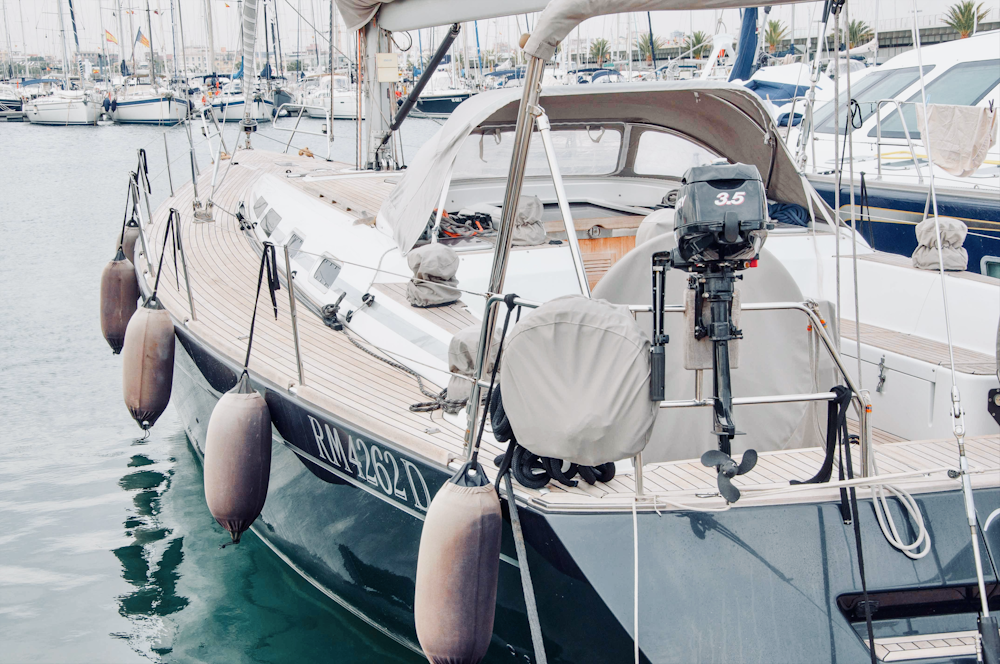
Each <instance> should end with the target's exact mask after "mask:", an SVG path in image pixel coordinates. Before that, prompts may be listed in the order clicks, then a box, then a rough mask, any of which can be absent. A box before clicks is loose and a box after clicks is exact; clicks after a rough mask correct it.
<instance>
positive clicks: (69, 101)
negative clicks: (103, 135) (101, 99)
mask: <svg viewBox="0 0 1000 664" xmlns="http://www.w3.org/2000/svg"><path fill="white" fill-rule="evenodd" d="M24 112H25V114H26V115H27V116H28V122H30V123H32V124H41V125H63V126H65V125H96V124H97V118H98V116H99V115H100V114H101V107H100V106H99V105H98V104H96V103H94V102H92V101H89V100H86V99H73V98H43V99H35V100H32V101H31V102H29V103H26V104H25V105H24Z"/></svg>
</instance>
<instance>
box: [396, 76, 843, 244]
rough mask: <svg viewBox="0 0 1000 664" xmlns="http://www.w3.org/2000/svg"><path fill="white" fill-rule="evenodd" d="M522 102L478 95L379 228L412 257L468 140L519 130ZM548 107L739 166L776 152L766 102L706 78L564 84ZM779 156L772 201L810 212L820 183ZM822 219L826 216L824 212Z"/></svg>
mask: <svg viewBox="0 0 1000 664" xmlns="http://www.w3.org/2000/svg"><path fill="white" fill-rule="evenodd" d="M520 99H521V90H520V89H519V88H511V89H500V90H491V91H487V92H481V93H479V94H477V95H473V96H472V97H471V98H470V99H469V100H468V101H466V102H463V103H462V104H461V105H460V106H459V107H458V108H457V109H455V111H454V112H453V113H452V114H451V115H450V116H449V118H448V121H447V122H445V124H444V126H443V127H441V129H440V130H438V133H437V134H435V135H434V137H433V138H431V139H430V140H429V141H427V142H426V143H424V145H423V147H422V148H420V151H419V152H418V153H417V156H416V157H415V158H414V159H413V161H412V162H411V163H410V166H409V168H407V169H406V170H405V171H403V174H402V176H401V177H400V180H399V183H398V184H397V185H396V186H395V187H394V188H393V189H392V191H391V192H390V194H389V196H388V197H387V198H386V200H385V202H383V203H382V207H381V208H380V210H379V213H378V226H379V228H381V229H383V230H385V231H387V232H390V233H391V234H392V237H393V238H394V239H395V240H396V244H397V246H398V247H399V249H400V251H402V252H403V253H406V252H408V251H409V250H410V249H411V248H412V247H413V245H414V244H415V243H416V241H417V238H419V237H420V234H421V233H423V231H424V229H425V228H426V227H427V219H428V218H429V217H430V215H431V212H432V211H433V210H434V208H435V207H436V206H437V204H438V200H439V199H440V197H441V190H442V188H443V187H444V184H445V179H446V178H447V177H448V173H449V172H451V169H452V167H453V166H454V164H455V158H456V156H457V155H458V153H459V150H460V149H461V146H462V144H463V143H464V142H465V140H466V138H468V137H469V135H470V134H471V133H472V132H473V131H474V130H475V129H476V127H478V126H480V125H481V124H484V123H490V124H506V125H510V124H513V123H514V122H515V120H516V119H517V107H518V104H519V102H520ZM696 99H697V101H696ZM540 103H541V105H542V106H543V107H544V108H545V112H546V114H547V115H548V116H549V119H550V120H552V122H581V123H588V122H590V123H593V122H600V121H602V120H620V119H622V118H628V119H629V120H631V121H634V122H646V123H649V124H652V125H656V126H661V127H666V128H669V129H672V130H674V131H677V132H679V133H680V134H682V135H687V136H691V137H694V138H695V139H696V140H698V141H699V142H701V143H702V144H703V145H704V146H705V147H706V148H707V149H709V150H713V151H714V152H716V153H718V154H722V155H725V156H726V157H727V158H729V159H731V160H732V161H734V162H742V163H746V164H753V165H754V166H756V167H757V170H758V171H760V172H761V173H765V174H766V173H768V172H769V165H770V163H771V156H772V152H773V151H772V149H771V145H768V144H766V143H765V142H764V140H763V138H764V135H765V133H769V134H770V135H775V131H776V130H775V127H774V122H773V120H772V118H771V115H770V113H769V112H768V111H767V109H766V108H765V106H764V102H763V101H761V99H760V97H758V96H757V94H756V93H755V92H753V91H752V90H748V89H747V88H745V87H743V86H742V85H736V84H732V83H726V82H722V81H700V80H699V81H670V82H665V81H659V82H644V83H618V84H615V85H557V86H553V87H550V88H543V89H542V95H541V101H540ZM774 157H775V159H774V168H773V171H772V173H771V183H770V187H769V189H768V198H769V199H770V200H773V201H778V202H781V203H795V204H796V205H801V206H802V207H804V208H807V209H808V208H809V201H808V199H807V194H806V188H809V189H810V190H811V189H812V185H810V184H809V183H808V182H807V181H806V179H805V178H803V177H801V176H800V175H799V173H798V171H797V170H796V168H795V164H794V163H793V161H792V157H791V155H790V153H789V152H788V149H787V148H786V147H785V144H784V142H783V141H778V143H777V152H776V154H774ZM455 178H456V179H461V175H460V174H456V175H455ZM817 201H819V199H818V198H817ZM815 205H816V206H823V208H824V210H825V212H826V214H827V217H828V218H830V219H833V218H834V214H833V212H832V211H831V210H830V209H829V207H828V206H827V205H826V204H825V203H823V202H821V201H820V202H817V203H816V204H815ZM816 217H817V219H822V218H823V215H822V214H821V213H820V211H819V210H817V215H816Z"/></svg>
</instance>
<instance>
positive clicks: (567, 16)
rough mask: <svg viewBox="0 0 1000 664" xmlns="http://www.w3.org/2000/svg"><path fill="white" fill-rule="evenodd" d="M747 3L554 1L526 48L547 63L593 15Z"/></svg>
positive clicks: (782, 0)
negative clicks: (561, 43)
mask: <svg viewBox="0 0 1000 664" xmlns="http://www.w3.org/2000/svg"><path fill="white" fill-rule="evenodd" d="M795 2H796V0H768V1H767V2H761V3H760V6H763V5H781V4H794V3H795ZM754 5H757V3H756V2H753V1H751V2H747V1H746V0H552V2H550V3H549V4H548V5H547V6H546V7H545V11H543V12H542V15H541V16H540V17H539V18H538V23H536V24H535V27H534V29H533V30H532V31H531V38H530V39H528V43H527V44H525V46H524V51H525V53H527V54H528V55H533V56H535V57H536V58H541V59H542V60H548V59H549V58H551V57H552V56H553V55H555V52H556V46H558V45H559V43H560V42H561V41H562V40H563V39H565V38H566V35H568V34H569V33H570V32H571V31H572V30H573V28H575V27H576V26H577V25H579V24H580V23H582V22H583V21H585V20H587V19H588V18H590V17H592V16H604V15H605V14H619V13H624V12H648V11H676V10H687V9H736V8H739V7H746V6H754Z"/></svg>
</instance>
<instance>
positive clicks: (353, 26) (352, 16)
mask: <svg viewBox="0 0 1000 664" xmlns="http://www.w3.org/2000/svg"><path fill="white" fill-rule="evenodd" d="M336 2H337V9H339V10H340V15H341V16H343V17H344V23H345V24H346V26H347V30H348V32H351V31H354V30H360V29H361V28H363V27H365V25H366V24H367V23H368V21H370V20H372V17H373V16H375V12H377V11H378V10H379V7H381V6H382V5H383V4H386V3H389V2H392V0H336Z"/></svg>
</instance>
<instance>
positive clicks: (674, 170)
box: [632, 131, 718, 179]
mask: <svg viewBox="0 0 1000 664" xmlns="http://www.w3.org/2000/svg"><path fill="white" fill-rule="evenodd" d="M716 159H718V155H715V154H713V153H711V152H709V151H708V150H706V149H705V148H703V147H701V146H700V145H695V144H694V143H692V142H691V141H689V140H687V139H686V138H682V137H680V136H676V135H674V134H667V133H665V132H662V131H644V132H643V133H642V136H640V137H639V148H638V150H636V153H635V165H634V166H633V167H632V170H634V171H635V173H636V175H658V176H662V177H669V178H677V179H680V178H681V177H683V176H684V173H686V172H687V169H689V168H691V167H692V166H701V165H702V164H708V163H711V162H713V161H715V160H716Z"/></svg>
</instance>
